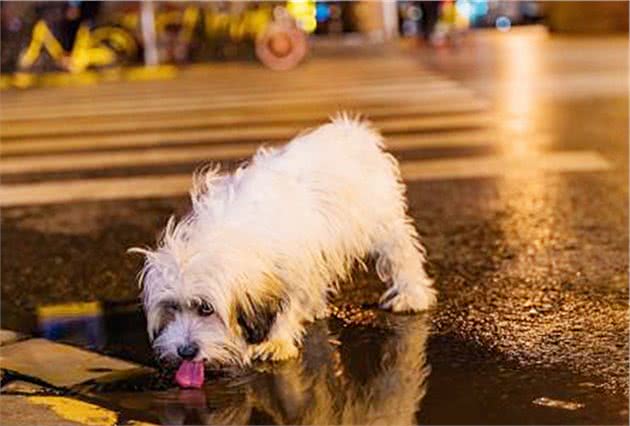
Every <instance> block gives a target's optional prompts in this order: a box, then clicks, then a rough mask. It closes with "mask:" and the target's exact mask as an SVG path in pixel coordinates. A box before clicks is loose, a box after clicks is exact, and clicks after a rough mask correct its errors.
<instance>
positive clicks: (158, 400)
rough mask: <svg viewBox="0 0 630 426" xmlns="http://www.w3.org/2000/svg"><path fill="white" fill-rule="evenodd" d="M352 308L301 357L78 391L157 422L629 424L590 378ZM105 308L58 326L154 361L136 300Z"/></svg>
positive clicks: (322, 328) (313, 337)
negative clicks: (183, 386)
mask: <svg viewBox="0 0 630 426" xmlns="http://www.w3.org/2000/svg"><path fill="white" fill-rule="evenodd" d="M347 312H350V314H347ZM352 312H355V313H356V312H357V310H356V309H354V310H350V311H346V313H345V314H343V312H342V315H338V316H337V317H333V318H331V319H328V320H325V321H318V322H317V323H315V324H313V325H311V326H309V328H308V334H307V337H306V340H305V343H304V349H303V351H302V354H301V356H300V358H299V359H296V360H291V361H288V362H285V363H280V364H261V365H258V366H256V367H255V368H254V369H253V371H250V372H247V373H245V374H242V375H239V376H226V375H220V376H216V377H214V376H212V375H210V376H209V378H208V380H207V383H206V384H205V385H204V387H203V388H202V389H200V390H179V389H177V388H176V387H174V386H173V384H172V383H173V382H172V372H168V371H162V372H156V373H154V374H146V373H133V372H132V373H126V374H125V375H124V376H120V375H118V376H116V375H109V376H108V377H107V378H105V379H100V380H99V381H98V382H92V383H87V384H83V385H81V386H79V387H77V388H75V389H73V390H74V391H78V392H79V393H81V394H82V395H85V396H86V397H87V398H89V399H91V400H93V401H96V402H98V403H100V404H102V405H105V406H107V407H109V408H112V409H114V410H116V411H118V412H119V413H121V415H120V418H119V421H125V420H130V419H135V420H144V421H148V422H153V423H159V424H627V416H628V414H627V409H628V403H627V400H626V399H625V398H623V397H621V396H615V395H609V394H605V393H603V392H602V391H600V390H598V389H597V388H596V387H593V386H590V385H589V384H590V382H589V381H588V380H587V378H583V377H579V376H577V375H574V374H571V373H569V372H568V371H563V370H561V369H553V370H551V369H544V368H523V367H520V366H518V365H517V364H515V363H513V362H510V361H507V360H505V359H503V358H502V357H501V356H499V355H497V354H492V353H489V352H487V351H486V350H484V349H483V348H480V347H477V346H475V345H471V344H469V343H467V342H465V341H461V340H458V339H456V338H453V337H451V336H431V335H430V321H429V319H428V318H427V317H426V316H423V315H416V316H400V315H392V314H388V313H384V312H381V311H378V310H373V311H372V310H369V311H367V313H368V314H369V315H362V318H363V320H361V321H355V319H356V318H353V314H352ZM365 313H366V312H365V311H363V314H365ZM101 314H102V317H101V318H100V320H99V321H97V323H98V324H100V325H99V326H98V327H95V326H94V324H95V322H94V320H91V321H88V322H86V323H85V324H86V326H85V329H84V330H81V327H80V326H78V325H77V324H81V322H80V321H79V322H78V323H77V322H74V323H72V326H71V327H70V326H69V329H70V330H69V331H68V332H64V330H61V329H56V336H58V337H59V339H60V340H61V341H64V342H66V343H71V344H75V345H80V346H85V345H87V344H89V345H91V346H94V342H97V347H96V349H97V350H98V351H100V352H103V353H106V354H110V355H113V356H117V357H120V358H124V359H128V360H131V361H135V362H138V363H141V364H145V365H151V366H155V363H154V361H153V357H152V354H151V350H150V347H149V344H148V341H147V338H146V332H145V327H144V318H143V315H142V313H141V311H140V310H139V308H138V307H137V305H136V304H102V310H101ZM355 317H356V316H355ZM340 318H343V320H342V319H340ZM365 318H367V319H368V320H367V321H366V320H365ZM95 330H98V333H100V334H97V335H95V334H94V333H95ZM70 331H71V332H70ZM87 337H89V338H87ZM86 342H87V343H86Z"/></svg>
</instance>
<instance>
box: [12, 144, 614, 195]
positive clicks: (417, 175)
mask: <svg viewBox="0 0 630 426" xmlns="http://www.w3.org/2000/svg"><path fill="white" fill-rule="evenodd" d="M610 168H611V165H610V163H609V162H608V161H606V160H605V159H604V158H603V157H602V156H601V155H599V154H598V153H596V152H592V151H566V152H552V153H542V154H539V155H532V156H527V157H506V156H502V155H493V156H484V157H470V158H453V159H448V160H427V161H424V160H421V161H409V162H403V163H402V165H401V169H402V175H403V178H404V179H405V180H406V181H408V182H414V181H421V180H440V179H465V178H479V177H498V176H504V177H523V176H531V175H532V174H535V173H559V172H593V171H602V170H608V169H610ZM190 184H191V176H190V175H189V174H179V175H169V176H142V177H126V178H104V179H85V180H66V181H56V182H41V183H28V184H16V185H0V206H2V207H10V206H17V205H36V204H49V203H64V202H71V201H97V200H116V199H138V198H162V197H170V196H175V195H182V194H185V193H187V192H188V190H189V188H190Z"/></svg>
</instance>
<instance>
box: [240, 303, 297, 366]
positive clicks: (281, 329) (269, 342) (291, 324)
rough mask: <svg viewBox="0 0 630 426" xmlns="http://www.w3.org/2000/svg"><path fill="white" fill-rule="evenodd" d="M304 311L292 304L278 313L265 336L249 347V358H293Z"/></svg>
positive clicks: (263, 359) (295, 355)
mask: <svg viewBox="0 0 630 426" xmlns="http://www.w3.org/2000/svg"><path fill="white" fill-rule="evenodd" d="M305 321H306V318H304V312H302V311H301V310H299V309H295V307H294V306H293V305H292V304H288V305H287V306H285V309H284V310H283V311H282V312H281V313H279V314H278V316H277V317H276V321H275V323H274V324H273V327H272V328H271V331H270V332H269V334H268V335H267V338H266V339H265V340H264V341H262V342H260V343H259V344H257V345H253V346H251V347H250V348H251V349H250V351H251V352H250V356H251V359H258V360H261V361H267V360H269V361H284V360H287V359H290V358H295V357H297V356H298V354H299V347H300V346H301V343H302V337H303V335H304V325H303V324H304V322H305Z"/></svg>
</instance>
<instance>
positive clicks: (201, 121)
mask: <svg viewBox="0 0 630 426" xmlns="http://www.w3.org/2000/svg"><path fill="white" fill-rule="evenodd" d="M487 106H488V105H487V102H485V101H481V100H478V99H466V100H453V99H444V100H434V101H433V102H430V103H429V102H416V103H408V102H403V101H401V102H398V103H396V104H395V105H392V104H389V105H388V104H379V103H373V104H369V103H362V104H360V105H359V104H354V105H353V104H351V103H348V102H345V103H344V104H342V103H340V102H326V103H320V104H316V105H314V104H309V105H308V106H304V107H302V108H300V107H299V106H298V107H295V108H292V110H291V112H290V113H288V112H287V111H286V108H283V107H280V108H278V107H275V108H272V107H269V106H268V107H266V108H264V109H260V108H252V107H250V106H241V107H239V108H232V109H228V108H222V109H214V108H207V109H206V108H204V109H194V110H191V111H188V112H186V114H185V115H181V114H173V113H171V112H154V113H136V114H131V115H130V114H119V113H116V114H114V113H111V114H110V113H106V114H101V115H99V116H92V117H73V118H72V119H70V120H60V119H58V118H52V119H50V118H49V119H33V120H31V119H23V120H22V119H21V120H10V121H9V120H5V121H3V122H0V132H1V134H2V139H3V143H6V142H11V140H12V139H15V138H24V137H28V136H38V135H47V136H55V135H56V136H60V135H72V134H76V133H80V134H86V133H89V134H93V133H113V132H116V131H136V132H137V131H141V130H158V129H168V128H179V129H182V128H185V127H220V126H231V125H241V126H242V125H243V124H244V123H247V124H248V125H252V124H261V123H269V122H273V123H286V122H294V123H295V122H303V123H305V124H304V125H308V124H306V123H307V122H312V123H317V122H323V121H325V120H326V119H327V118H328V117H329V116H330V115H331V114H334V113H335V112H337V111H340V110H348V111H350V112H352V111H360V112H361V114H362V115H363V116H365V117H368V118H369V119H371V120H372V121H375V122H378V120H380V119H382V118H387V117H393V116H406V115H411V114H417V115H432V116H435V115H447V114H457V113H470V112H481V111H483V110H486V109H487Z"/></svg>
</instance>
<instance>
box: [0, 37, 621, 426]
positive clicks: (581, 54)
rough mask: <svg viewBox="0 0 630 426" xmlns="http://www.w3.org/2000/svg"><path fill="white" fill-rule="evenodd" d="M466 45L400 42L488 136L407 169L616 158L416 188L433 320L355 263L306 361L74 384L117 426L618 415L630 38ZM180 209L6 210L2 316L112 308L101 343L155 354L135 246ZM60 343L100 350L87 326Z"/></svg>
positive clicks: (407, 153) (158, 205)
mask: <svg viewBox="0 0 630 426" xmlns="http://www.w3.org/2000/svg"><path fill="white" fill-rule="evenodd" d="M471 43H473V44H472V46H473V47H474V49H473V48H470V49H461V50H458V51H444V50H440V51H434V52H429V51H426V50H420V51H415V50H413V51H409V52H406V53H405V54H406V55H411V56H412V57H413V58H414V60H415V61H417V62H418V63H419V64H424V65H425V66H429V67H431V68H432V69H433V70H436V71H439V72H440V73H442V74H444V75H448V76H450V77H452V78H455V79H457V80H459V81H461V82H462V83H463V84H464V85H465V86H467V87H470V88H472V89H474V90H475V91H477V92H478V93H480V95H481V96H482V97H484V98H485V99H488V100H489V101H490V104H491V113H492V114H493V116H494V121H493V124H492V126H491V131H492V133H493V135H494V137H495V138H496V141H495V142H494V143H492V144H489V145H488V146H487V147H485V148H476V149H470V148H466V147H459V148H458V147H455V148H453V147H450V148H448V149H449V150H450V151H448V150H444V149H443V148H442V149H441V150H440V149H438V150H437V151H436V150H434V151H430V150H429V151H428V150H426V149H415V150H404V149H403V150H400V151H399V152H396V156H397V157H398V158H399V159H400V160H401V161H403V162H404V161H408V160H411V159H418V158H421V159H426V158H436V156H438V157H439V156H440V155H442V157H449V156H457V157H472V158H474V157H475V156H479V155H483V154H484V153H485V151H483V150H488V152H493V153H495V152H499V153H505V154H506V155H507V154H511V155H522V156H523V158H524V160H523V161H527V159H528V158H529V157H528V156H527V155H528V154H531V153H539V152H543V153H544V152H553V151H560V150H592V151H595V152H597V153H599V154H601V155H602V156H603V157H604V158H605V159H606V160H607V161H608V162H610V164H612V167H611V169H610V170H607V171H597V172H580V173H541V172H534V173H532V174H530V175H526V176H520V177H508V178H505V177H499V178H487V177H485V178H475V177H472V178H468V179H454V178H453V179H449V178H444V179H439V180H425V181H416V182H413V183H410V184H409V186H408V188H409V189H408V192H409V200H410V213H411V216H412V217H413V218H414V219H415V221H416V224H417V226H418V228H419V230H420V232H421V234H422V236H423V241H424V244H425V246H426V247H427V249H428V253H429V271H430V274H431V275H432V276H433V277H434V278H435V280H436V287H437V288H438V290H439V292H440V295H439V304H438V307H437V308H436V309H434V310H433V311H431V312H429V313H427V314H425V315H418V316H397V315H391V314H388V313H383V312H380V311H379V310H377V309H375V308H374V306H375V302H376V301H377V300H378V296H379V295H380V293H381V292H382V287H381V286H380V284H379V283H378V282H377V279H376V277H375V276H374V274H372V273H361V272H357V274H355V275H356V277H355V279H354V280H353V282H352V283H349V284H348V285H347V286H346V287H345V289H344V291H343V292H342V294H340V295H339V296H338V298H337V299H336V300H334V301H333V305H334V306H336V307H337V309H336V310H335V311H334V315H333V316H332V317H331V318H330V319H329V320H327V321H319V322H318V323H316V324H313V325H312V326H310V327H309V333H308V336H307V340H306V343H305V348H304V351H303V353H302V355H301V357H300V358H299V359H297V360H294V361H290V362H288V363H283V364H279V365H259V366H256V368H255V369H254V371H251V372H248V373H245V374H242V375H237V376H223V375H218V376H216V377H214V380H209V381H208V383H207V384H206V386H205V387H204V388H203V389H202V390H201V391H179V390H177V389H175V388H174V387H173V386H172V384H171V382H170V379H169V378H168V375H167V374H165V373H164V372H162V373H159V372H156V373H152V374H147V373H143V374H138V375H136V376H130V377H110V378H108V379H106V380H105V379H103V380H100V381H99V382H92V383H87V384H83V385H81V386H79V387H78V388H76V389H72V390H71V391H72V392H79V394H80V395H82V397H83V398H86V399H87V400H89V401H92V402H97V403H99V404H103V405H104V406H107V407H109V408H111V409H114V410H116V411H117V412H119V413H120V417H119V420H124V419H138V420H145V421H150V422H155V423H165V424H185V423H186V424H199V423H202V424H295V423H310V424H340V423H344V424H348V423H362V424H367V423H370V424H372V423H380V424H412V423H423V424H485V423H490V424H514V423H518V424H541V423H542V424H594V423H596V424H622V423H623V424H626V423H627V419H628V399H627V398H628V382H627V379H628V276H627V271H628V207H627V206H628V182H627V173H628V147H627V140H628V121H627V120H628V96H627V63H628V61H627V59H628V57H627V41H625V40H624V38H623V37H619V38H601V39H599V38H595V39H591V38H566V37H560V36H555V37H551V36H548V35H546V34H541V33H539V32H535V31H534V32H527V31H526V32H523V33H517V32H514V33H513V34H507V35H505V36H504V37H503V38H501V37H496V36H489V35H480V36H478V37H476V38H474V39H473V41H472V42H471ZM515 52H520V53H521V54H520V55H515V54H514V53H515ZM458 131H462V129H458ZM463 131H466V129H464V130H463ZM470 131H471V132H473V131H475V129H470ZM479 150H481V151H479ZM445 151H448V152H446V153H444V152H445ZM186 167H187V168H186ZM191 167H192V166H191V165H187V166H186V165H184V166H181V165H180V166H177V167H176V169H177V170H176V171H180V170H184V169H185V170H188V169H190V168H191ZM74 173H78V172H74ZM82 173H90V172H89V171H86V172H82ZM125 173H127V172H125V169H120V171H119V174H125ZM130 173H131V171H130ZM31 176H32V175H31ZM48 178H49V177H48V176H40V177H37V176H36V177H35V178H33V179H34V180H37V179H48ZM187 205H188V201H187V200H186V198H185V197H184V196H181V197H179V196H178V197H170V198H161V199H142V200H132V201H131V200H115V201H100V202H73V203H66V204H57V205H55V204H53V205H46V206H21V207H10V208H3V209H2V252H3V256H2V259H1V262H2V265H1V266H2V327H3V328H9V329H14V330H18V331H23V332H32V331H34V330H36V329H37V322H36V317H35V314H34V313H35V308H36V307H37V306H40V305H42V304H56V303H65V302H70V301H90V300H101V301H104V302H103V306H104V311H103V321H102V324H101V326H102V329H101V337H102V339H101V340H100V341H98V342H97V343H96V344H92V345H91V346H93V349H95V350H97V351H99V352H102V353H105V354H108V355H113V356H116V357H119V358H123V359H127V360H131V361H135V362H138V363H141V364H144V365H149V366H155V364H154V361H153V359H152V357H151V353H150V350H149V348H148V343H147V342H146V336H145V333H144V327H143V318H142V314H141V312H140V311H139V310H138V308H137V305H136V304H135V297H136V296H137V292H138V289H137V286H136V283H135V274H136V272H137V271H138V269H139V266H140V259H138V258H135V257H133V256H129V255H127V254H126V253H125V250H126V249H127V248H128V247H131V246H138V245H144V244H148V243H152V242H153V241H155V237H156V235H157V234H158V232H159V231H160V229H161V228H162V227H163V224H164V223H165V221H166V219H167V218H168V216H170V214H172V213H174V212H175V213H177V214H181V213H183V212H184V211H185V210H186V209H187ZM60 338H61V340H62V341H66V342H69V343H72V344H75V345H80V346H90V344H89V343H86V342H87V340H86V338H85V335H84V333H83V332H82V331H81V329H80V327H79V329H78V330H76V329H75V330H74V331H73V333H68V334H67V335H64V336H61V337H60Z"/></svg>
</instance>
